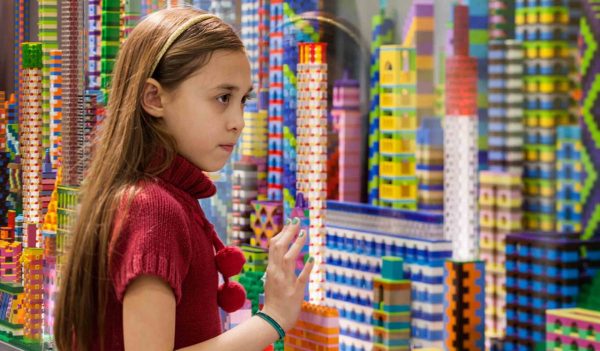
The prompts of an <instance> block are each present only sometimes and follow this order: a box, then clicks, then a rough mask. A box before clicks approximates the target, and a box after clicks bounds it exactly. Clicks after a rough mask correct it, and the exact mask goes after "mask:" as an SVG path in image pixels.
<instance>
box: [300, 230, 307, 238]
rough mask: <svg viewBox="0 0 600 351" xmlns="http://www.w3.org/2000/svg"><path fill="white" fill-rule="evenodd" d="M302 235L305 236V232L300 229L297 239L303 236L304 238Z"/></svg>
mask: <svg viewBox="0 0 600 351" xmlns="http://www.w3.org/2000/svg"><path fill="white" fill-rule="evenodd" d="M304 234H306V231H305V230H304V229H302V230H301V231H300V234H298V237H299V238H301V237H303V236H304Z"/></svg>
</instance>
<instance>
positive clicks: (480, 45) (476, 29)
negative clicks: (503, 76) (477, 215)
mask: <svg viewBox="0 0 600 351" xmlns="http://www.w3.org/2000/svg"><path fill="white" fill-rule="evenodd" d="M463 3H464V4H465V5H467V6H469V55H470V56H471V57H474V58H475V59H476V60H477V118H478V125H479V167H480V169H485V168H487V150H488V139H487V138H488V70H487V62H488V42H489V28H488V27H489V18H488V14H489V8H488V0H465V1H464V2H463Z"/></svg>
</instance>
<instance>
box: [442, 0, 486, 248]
mask: <svg viewBox="0 0 600 351" xmlns="http://www.w3.org/2000/svg"><path fill="white" fill-rule="evenodd" d="M468 30H469V9H468V7H466V6H463V5H456V6H455V7H454V56H452V57H448V58H447V59H446V113H447V116H446V118H445V120H444V123H445V128H444V132H445V135H444V154H445V156H444V211H445V216H444V217H445V220H444V233H445V237H446V239H449V240H451V241H452V244H453V250H452V252H453V257H454V259H458V260H472V259H476V258H477V257H478V251H479V250H478V249H479V247H478V246H479V244H478V232H477V230H478V228H477V227H478V218H477V207H478V204H477V186H478V184H477V177H475V176H474V175H475V174H477V168H478V156H477V155H478V154H477V136H478V133H477V61H476V59H475V58H473V57H470V56H469V35H468Z"/></svg>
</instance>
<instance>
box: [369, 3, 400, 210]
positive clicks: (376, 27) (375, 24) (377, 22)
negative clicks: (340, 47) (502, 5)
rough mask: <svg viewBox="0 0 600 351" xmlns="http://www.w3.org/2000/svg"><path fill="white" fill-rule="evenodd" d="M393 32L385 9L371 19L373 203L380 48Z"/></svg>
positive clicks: (372, 199) (372, 198) (374, 200)
mask: <svg viewBox="0 0 600 351" xmlns="http://www.w3.org/2000/svg"><path fill="white" fill-rule="evenodd" d="M393 33H394V32H393V22H392V20H391V19H386V17H385V14H384V12H383V11H380V12H379V13H378V14H376V15H374V16H373V19H372V21H371V70H370V91H369V97H370V110H369V111H370V112H369V140H368V145H369V154H368V158H369V160H368V161H369V162H368V174H367V181H368V183H367V195H368V200H369V203H370V204H371V205H377V204H379V125H380V124H379V116H380V107H379V100H380V98H379V94H380V85H379V84H380V74H379V68H380V59H379V57H380V48H381V46H382V45H384V44H390V43H391V42H392V39H393Z"/></svg>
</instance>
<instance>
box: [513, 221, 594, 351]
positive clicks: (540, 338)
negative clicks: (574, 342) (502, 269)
mask: <svg viewBox="0 0 600 351" xmlns="http://www.w3.org/2000/svg"><path fill="white" fill-rule="evenodd" d="M579 235H580V234H579V233H567V234H565V233H544V234H543V233H519V234H511V235H508V236H507V237H506V275H507V276H506V318H507V328H506V339H505V345H504V346H505V350H507V351H511V350H518V349H523V348H534V347H535V346H536V345H537V344H539V343H542V342H544V341H545V340H546V337H545V332H546V329H545V327H544V321H545V312H546V310H547V309H556V308H572V307H575V306H576V302H577V298H578V295H579V293H580V292H581V291H582V287H583V286H584V285H585V283H586V282H588V281H590V279H591V277H592V276H593V275H595V274H596V273H597V272H598V271H599V269H600V241H599V240H597V239H593V240H589V241H582V240H581V239H580V238H579ZM583 252H585V253H586V254H585V256H584V255H583Z"/></svg>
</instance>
